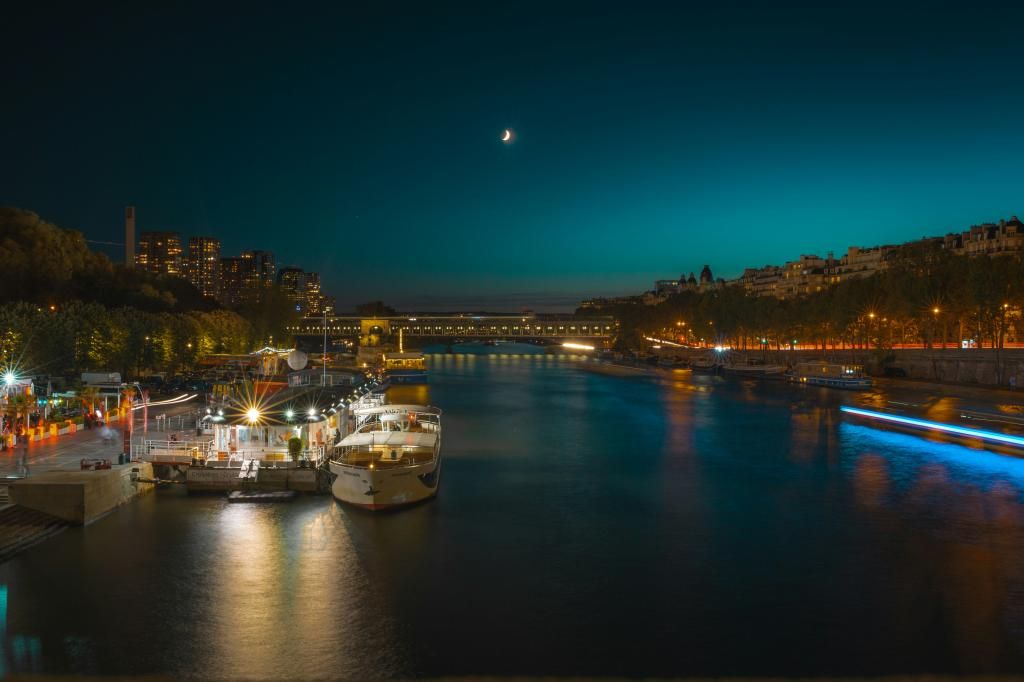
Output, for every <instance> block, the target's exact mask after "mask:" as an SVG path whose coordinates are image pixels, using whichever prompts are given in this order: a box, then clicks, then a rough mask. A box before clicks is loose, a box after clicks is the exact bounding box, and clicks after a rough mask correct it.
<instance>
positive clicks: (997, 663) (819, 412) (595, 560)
mask: <svg viewBox="0 0 1024 682" xmlns="http://www.w3.org/2000/svg"><path fill="white" fill-rule="evenodd" d="M499 349H500V347H499ZM412 390H417V389H412ZM418 390H420V391H424V392H425V391H426V389H418ZM413 397H414V398H415V397H420V398H425V397H426V396H425V395H420V396H413ZM882 397H885V396H882ZM850 398H851V396H850V394H844V393H839V392H830V391H828V390H826V389H814V388H807V387H794V386H787V385H758V384H755V383H753V382H742V381H728V380H723V379H721V378H718V377H708V376H691V375H690V374H689V373H688V372H686V373H680V374H677V375H667V376H665V377H662V378H644V377H641V378H620V377H615V376H606V375H603V374H599V373H594V372H589V371H583V370H581V369H579V368H578V367H577V364H576V363H575V362H572V361H567V360H558V359H555V358H552V357H549V356H544V355H538V356H534V357H515V356H501V355H498V354H494V355H489V356H474V355H435V356H432V359H431V385H430V387H429V399H430V400H431V402H433V404H436V405H438V406H440V407H442V408H443V409H444V411H445V417H444V420H445V421H444V424H445V432H444V453H445V454H444V457H445V463H444V474H443V483H442V487H441V492H440V495H439V497H438V498H437V500H435V501H433V502H431V503H428V504H425V505H423V506H419V507H416V508H413V509H410V510H407V511H404V512H401V513H396V514H387V515H376V516H375V515H371V514H368V513H365V512H360V511H356V510H351V509H348V508H345V507H341V506H339V505H338V504H336V503H335V502H334V501H333V500H332V499H330V498H329V497H306V498H301V499H299V500H297V501H295V502H293V503H290V504H283V505H271V506H258V505H229V504H227V503H226V502H225V500H224V499H223V498H221V497H200V496H195V497H191V498H190V497H188V496H186V495H184V494H183V492H182V491H181V490H165V491H159V492H158V493H157V494H155V495H150V496H148V497H146V498H143V499H142V500H140V501H138V502H136V503H135V504H132V505H130V506H128V507H125V508H123V509H121V510H119V511H117V512H115V513H113V514H111V515H109V516H108V517H106V518H104V519H102V520H100V521H98V522H96V523H94V524H92V525H90V526H89V527H87V528H84V529H74V530H70V531H66V532H64V533H62V534H61V535H59V536H57V537H56V538H54V539H52V540H49V541H47V542H45V543H44V544H42V545H39V546H37V547H35V548H33V549H31V550H29V551H27V552H26V553H24V554H22V555H21V556H20V557H18V558H17V559H15V560H13V561H11V562H8V563H6V564H4V565H2V566H0V585H2V586H4V589H6V592H0V607H2V608H3V613H2V616H3V622H2V627H3V628H4V630H3V633H2V642H3V652H2V653H3V655H2V659H0V662H2V665H3V671H2V672H3V673H4V674H10V673H12V672H30V671H34V672H87V673H104V674H133V673H169V674H173V675H195V676H203V677H249V678H253V677H256V678H280V677H296V676H298V677H347V678H352V679H363V678H367V677H373V678H380V677H408V676H441V675H466V674H491V675H514V674H528V675H573V674H575V675H624V676H634V675H635V676H660V675H676V676H692V675H751V674H759V675H816V674H829V675H853V674H876V673H904V672H906V673H923V672H952V673H958V672H1009V671H1013V672H1024V460H1018V459H1013V458H1008V457H1004V456H1000V455H994V454H989V453H986V452H984V451H979V450H972V449H968V448H966V447H962V446H958V445H952V444H945V443H937V442H931V441H928V440H924V439H922V438H919V437H916V436H911V435H904V434H899V433H893V432H888V431H880V430H876V429H872V428H868V427H865V426H861V425H857V424H853V423H848V422H846V421H844V420H843V419H842V418H841V417H840V413H839V411H838V406H839V404H840V403H841V402H842V401H844V400H849V399H850ZM937 402H940V403H941V401H937ZM947 408H948V406H947ZM947 408H944V409H947ZM4 595H5V596H6V600H3V599H2V597H3V596H4Z"/></svg>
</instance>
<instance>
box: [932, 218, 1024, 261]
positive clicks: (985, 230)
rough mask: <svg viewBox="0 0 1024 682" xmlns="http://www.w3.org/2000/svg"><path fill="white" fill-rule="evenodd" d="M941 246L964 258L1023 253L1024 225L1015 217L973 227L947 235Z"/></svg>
mask: <svg viewBox="0 0 1024 682" xmlns="http://www.w3.org/2000/svg"><path fill="white" fill-rule="evenodd" d="M943 246H944V247H945V248H947V249H949V250H951V251H953V252H954V253H961V254H963V255H966V256H980V255H987V256H996V255H1000V254H1007V253H1021V252H1022V251H1024V224H1022V223H1021V221H1020V219H1018V218H1017V216H1012V217H1011V218H1010V219H1009V220H1000V221H999V222H998V223H984V224H982V225H973V226H971V228H970V229H968V230H966V231H964V232H960V233H951V234H947V235H946V236H945V237H944V238H943Z"/></svg>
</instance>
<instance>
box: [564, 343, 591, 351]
mask: <svg viewBox="0 0 1024 682" xmlns="http://www.w3.org/2000/svg"><path fill="white" fill-rule="evenodd" d="M562 348H575V349H576V350H594V347H593V346H588V345H587V344H585V343H571V342H569V341H566V342H565V343H563V344H562Z"/></svg>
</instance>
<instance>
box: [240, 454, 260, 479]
mask: <svg viewBox="0 0 1024 682" xmlns="http://www.w3.org/2000/svg"><path fill="white" fill-rule="evenodd" d="M259 473H260V461H259V460H258V459H243V460H242V468H241V470H239V472H238V477H239V478H242V479H245V480H247V481H255V480H256V477H257V476H258V475H259Z"/></svg>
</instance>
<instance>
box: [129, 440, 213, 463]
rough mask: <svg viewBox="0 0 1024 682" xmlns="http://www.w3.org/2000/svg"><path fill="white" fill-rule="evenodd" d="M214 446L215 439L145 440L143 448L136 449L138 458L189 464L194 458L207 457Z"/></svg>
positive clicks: (148, 460) (147, 460)
mask: <svg viewBox="0 0 1024 682" xmlns="http://www.w3.org/2000/svg"><path fill="white" fill-rule="evenodd" d="M212 448H213V440H148V439H147V440H144V441H143V442H142V448H141V449H140V450H135V449H134V448H133V455H135V457H134V458H135V459H136V460H141V461H145V462H156V463H162V464H188V463H190V462H191V461H192V460H193V459H200V458H203V459H205V458H206V457H207V456H208V455H209V453H210V451H211V449H212Z"/></svg>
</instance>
